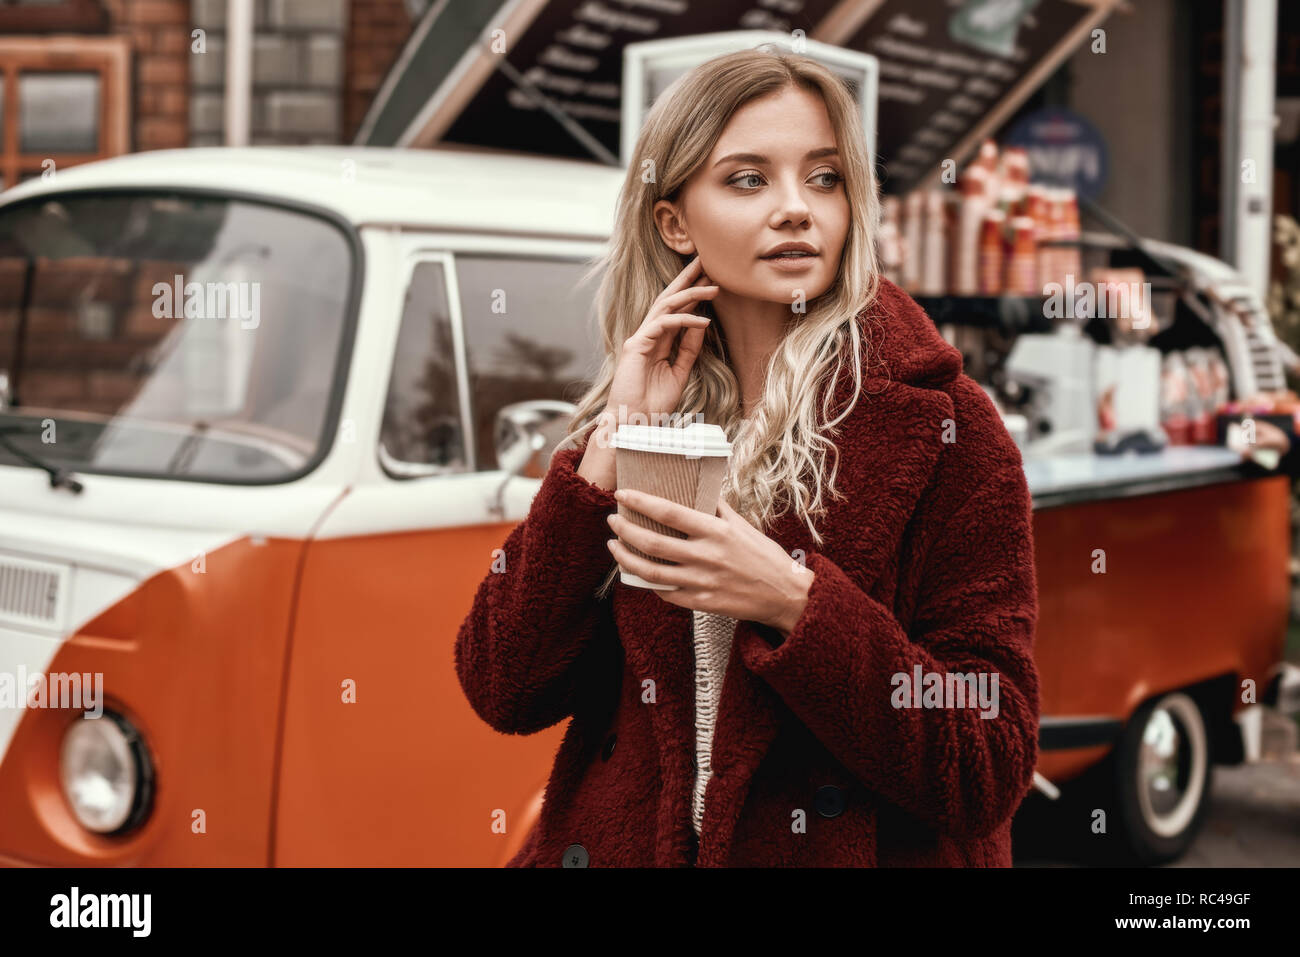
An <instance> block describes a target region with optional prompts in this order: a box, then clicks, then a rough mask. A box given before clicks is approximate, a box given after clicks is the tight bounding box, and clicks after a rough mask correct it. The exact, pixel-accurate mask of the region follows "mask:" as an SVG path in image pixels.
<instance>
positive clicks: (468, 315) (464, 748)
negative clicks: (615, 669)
mask: <svg viewBox="0 0 1300 957" xmlns="http://www.w3.org/2000/svg"><path fill="white" fill-rule="evenodd" d="M400 243H401V244H402V248H401V249H400V250H399V251H400V254H401V256H402V260H401V262H402V269H401V273H400V275H401V277H402V278H401V280H400V283H401V289H402V290H403V292H402V295H401V297H400V304H401V306H400V308H401V319H400V323H398V324H397V325H398V327H397V329H396V330H395V332H394V334H393V336H392V342H391V352H390V353H389V355H388V356H387V359H386V367H385V368H382V369H378V368H376V369H374V370H373V373H374V378H375V394H376V397H377V401H376V403H375V409H374V421H373V422H365V423H363V422H358V423H356V440H357V441H365V442H370V443H372V446H373V454H369V455H363V456H362V459H363V460H365V461H366V462H367V463H368V466H367V469H368V471H366V472H365V473H364V474H363V475H362V476H361V477H360V478H359V480H358V485H357V488H356V489H355V490H354V491H353V492H352V493H351V494H350V495H349V496H348V497H347V498H346V499H345V500H344V501H343V502H342V503H341V504H340V505H339V506H338V508H336V509H335V510H334V511H333V512H332V513H331V514H330V516H329V518H328V519H327V520H326V522H325V523H324V525H323V527H322V528H321V529H320V532H319V534H318V535H317V536H316V537H315V538H314V539H313V541H312V542H311V544H310V546H309V553H308V557H307V560H306V562H305V566H304V570H303V580H302V587H301V596H302V597H301V603H300V607H299V614H298V618H297V625H296V628H295V635H294V653H293V662H292V665H291V680H290V686H289V692H288V696H287V704H286V707H287V715H286V725H285V728H286V730H285V743H284V748H283V764H282V770H281V790H280V800H279V802H278V826H277V831H276V834H277V840H276V845H277V846H276V853H275V862H276V863H277V864H283V865H291V866H293V865H381V864H390V865H493V864H499V863H502V861H503V855H504V853H505V851H506V849H507V848H508V847H511V846H516V845H517V844H518V840H519V838H521V837H522V833H521V831H522V830H523V829H524V828H525V827H526V824H527V820H526V815H525V814H524V811H525V808H526V807H527V806H528V805H529V801H530V798H532V797H533V796H534V795H535V794H536V792H537V791H538V790H539V789H540V788H541V787H542V786H543V785H544V784H545V782H546V779H547V776H548V773H549V771H550V766H551V761H552V759H553V757H554V754H555V751H556V749H557V748H558V746H559V743H560V740H561V737H562V731H561V728H560V727H559V726H557V727H555V728H551V729H547V730H546V731H544V732H541V733H539V734H536V735H531V736H528V737H513V736H505V735H501V734H498V733H497V732H495V731H493V730H492V729H491V728H489V727H488V726H487V725H486V724H484V723H483V722H482V721H481V720H480V719H479V718H478V716H477V715H476V714H474V712H473V711H472V710H471V709H470V707H469V704H468V702H467V701H466V700H465V697H464V693H463V692H462V690H461V688H460V684H459V681H458V680H457V677H456V673H455V662H454V645H455V639H456V633H457V630H458V628H459V626H460V623H461V622H462V621H463V620H464V617H465V615H466V613H467V612H468V611H469V607H470V603H471V601H472V599H473V596H474V593H475V590H476V589H477V587H478V585H479V583H480V582H481V581H482V579H483V576H484V575H486V574H487V573H488V570H489V568H490V566H491V563H492V560H493V550H494V549H497V548H499V547H500V546H501V544H502V543H503V542H504V541H505V539H506V536H507V535H508V534H509V532H510V529H511V528H512V527H513V526H514V524H515V523H517V522H518V521H519V520H520V519H522V518H523V517H524V516H525V515H526V514H527V511H528V507H529V504H530V503H531V501H532V498H533V496H534V495H535V494H536V492H537V489H538V488H539V487H540V485H541V479H540V477H533V478H525V477H516V478H512V479H510V480H509V481H508V482H507V483H506V487H505V492H506V494H505V495H504V498H503V502H504V512H503V513H502V514H500V515H496V514H493V512H492V508H491V507H492V502H493V500H494V499H495V498H496V496H497V492H498V489H499V488H500V486H501V484H502V482H503V481H505V478H506V476H505V473H503V472H502V471H501V470H500V469H499V468H498V464H497V461H496V451H495V449H494V447H493V431H494V429H493V426H494V422H495V418H496V414H497V411H498V410H499V409H500V408H501V407H502V406H504V405H506V404H509V403H512V402H518V401H522V400H525V399H564V400H567V401H574V400H576V399H577V398H578V396H579V395H580V394H581V393H582V392H583V391H584V390H585V389H586V388H587V387H588V385H589V384H590V382H591V381H592V380H593V379H594V376H595V372H596V370H597V368H598V366H599V357H598V356H597V355H596V354H595V351H594V350H595V343H596V342H597V341H598V339H597V338H596V337H594V336H592V335H591V327H590V325H589V320H590V317H591V302H592V299H593V297H594V290H595V280H593V281H592V283H590V284H587V285H585V286H582V287H579V286H578V281H579V279H580V278H581V277H582V276H583V274H584V273H585V272H586V271H587V269H588V266H589V257H592V256H594V255H597V254H598V253H599V252H600V251H601V249H600V247H599V245H597V244H592V243H576V242H574V243H569V242H557V241H543V240H527V239H515V240H505V239H500V238H490V237H484V238H475V237H463V236H461V237H451V236H445V237H431V236H425V237H411V236H404V237H401V238H400ZM539 464H540V467H541V468H543V469H544V468H545V467H546V464H547V463H546V462H540V463H539ZM538 474H540V472H539V473H538ZM534 810H535V808H534ZM503 827H504V833H502V832H501V828H503Z"/></svg>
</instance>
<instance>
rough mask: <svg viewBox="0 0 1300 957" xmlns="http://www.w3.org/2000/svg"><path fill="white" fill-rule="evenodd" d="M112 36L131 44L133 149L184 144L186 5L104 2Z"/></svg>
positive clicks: (182, 0)
mask: <svg viewBox="0 0 1300 957" xmlns="http://www.w3.org/2000/svg"><path fill="white" fill-rule="evenodd" d="M103 5H104V8H105V9H106V10H107V11H108V14H109V23H110V26H109V29H110V31H111V32H112V33H115V34H122V35H125V36H129V37H130V38H131V67H132V69H131V73H132V76H131V87H132V92H133V102H132V123H131V132H132V137H131V138H132V148H133V149H136V150H155V149H167V148H171V147H179V146H186V145H187V144H188V142H189V63H188V61H189V47H190V0H103Z"/></svg>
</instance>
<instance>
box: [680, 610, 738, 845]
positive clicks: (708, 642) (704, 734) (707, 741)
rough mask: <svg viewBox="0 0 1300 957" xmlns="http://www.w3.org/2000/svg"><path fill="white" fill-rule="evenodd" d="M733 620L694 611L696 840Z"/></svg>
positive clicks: (693, 816) (693, 803)
mask: <svg viewBox="0 0 1300 957" xmlns="http://www.w3.org/2000/svg"><path fill="white" fill-rule="evenodd" d="M735 630H736V619H735V618H728V617H727V616H726V615H714V614H712V613H710V612H707V611H696V612H695V634H694V644H695V763H696V772H695V790H694V793H693V794H692V795H691V821H692V823H693V824H694V825H695V834H696V836H697V837H698V836H699V833H700V827H701V826H702V824H703V822H704V789H705V788H706V787H708V784H709V779H710V778H711V777H713V760H712V752H713V730H714V728H716V727H717V724H718V702H719V701H720V700H721V698H722V679H723V678H724V677H725V676H726V671H727V659H728V658H729V657H730V655H731V639H732V636H733V635H734V633H735Z"/></svg>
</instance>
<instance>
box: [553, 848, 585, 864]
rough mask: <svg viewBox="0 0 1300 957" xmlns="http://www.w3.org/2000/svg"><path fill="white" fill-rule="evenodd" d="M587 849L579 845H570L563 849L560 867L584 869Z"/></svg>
mask: <svg viewBox="0 0 1300 957" xmlns="http://www.w3.org/2000/svg"><path fill="white" fill-rule="evenodd" d="M588 860H589V858H588V857H587V849H586V848H585V847H583V846H582V845H581V844H570V845H569V846H568V847H566V848H565V849H564V857H563V858H561V861H560V866H561V867H586V866H587V861H588Z"/></svg>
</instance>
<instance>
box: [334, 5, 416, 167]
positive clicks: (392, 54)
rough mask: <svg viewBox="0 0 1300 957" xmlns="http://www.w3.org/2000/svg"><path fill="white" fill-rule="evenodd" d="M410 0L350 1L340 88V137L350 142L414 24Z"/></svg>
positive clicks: (414, 6)
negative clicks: (344, 66) (341, 123)
mask: <svg viewBox="0 0 1300 957" xmlns="http://www.w3.org/2000/svg"><path fill="white" fill-rule="evenodd" d="M421 6H423V4H412V3H411V2H410V0H353V2H352V14H351V17H350V19H349V24H348V39H347V71H346V78H345V80H344V87H343V137H344V141H345V142H349V143H350V142H352V139H353V137H354V136H356V132H357V129H358V128H359V127H360V126H361V120H362V118H363V117H364V116H365V115H366V108H367V107H368V106H370V102H371V100H373V99H374V97H375V94H376V93H378V92H379V87H380V85H381V84H382V83H383V81H384V76H385V75H386V74H387V73H388V70H389V68H390V67H391V66H392V65H393V63H394V61H396V59H397V57H398V54H400V53H401V52H402V47H403V45H404V44H405V43H406V41H407V38H408V37H410V35H411V31H412V30H413V29H414V27H415V24H414V23H413V22H412V20H411V12H412V9H413V8H414V9H417V10H418V9H419V8H420V7H421Z"/></svg>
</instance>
